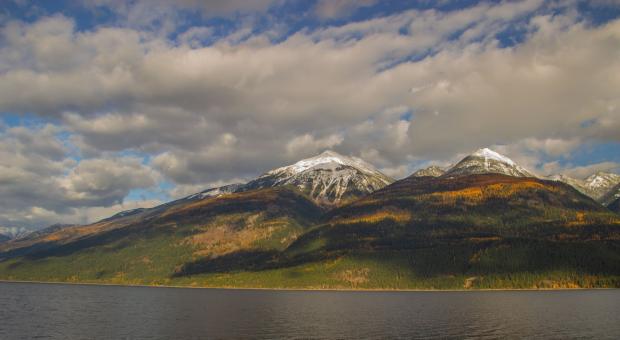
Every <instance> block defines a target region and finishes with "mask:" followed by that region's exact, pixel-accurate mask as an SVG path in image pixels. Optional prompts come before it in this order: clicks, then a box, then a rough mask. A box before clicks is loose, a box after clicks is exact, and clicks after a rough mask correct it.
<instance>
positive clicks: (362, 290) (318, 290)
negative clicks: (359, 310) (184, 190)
mask: <svg viewBox="0 0 620 340" xmlns="http://www.w3.org/2000/svg"><path fill="white" fill-rule="evenodd" d="M0 283H30V284H47V285H74V286H102V287H130V288H131V287H138V288H176V289H212V290H249V291H261V290H264V291H298V292H417V293H441V292H511V291H515V292H521V291H523V292H538V291H541V292H544V291H584V290H616V289H620V288H613V287H612V288H609V287H607V288H605V287H594V288H481V289H387V288H261V287H208V286H182V285H146V284H125V283H105V282H101V283H98V282H63V281H27V280H1V279H0Z"/></svg>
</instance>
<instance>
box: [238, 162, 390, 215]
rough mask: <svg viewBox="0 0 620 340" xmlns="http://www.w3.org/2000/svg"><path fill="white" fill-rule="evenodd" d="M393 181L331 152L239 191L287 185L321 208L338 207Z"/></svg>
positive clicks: (290, 167) (275, 171)
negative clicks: (325, 206) (321, 206)
mask: <svg viewBox="0 0 620 340" xmlns="http://www.w3.org/2000/svg"><path fill="white" fill-rule="evenodd" d="M393 181H394V180H393V179H391V178H389V177H387V176H386V175H384V174H382V173H381V172H379V171H378V170H377V169H375V168H374V167H373V166H372V165H370V164H368V163H366V162H365V161H363V160H361V159H359V158H356V157H347V156H343V155H340V154H338V153H336V152H334V151H325V152H323V153H322V154H320V155H318V156H315V157H311V158H307V159H303V160H301V161H299V162H297V163H295V164H292V165H289V166H284V167H281V168H277V169H274V170H271V171H269V172H267V173H265V174H263V175H262V176H260V177H259V178H257V179H255V180H253V181H250V182H248V183H247V184H245V185H244V186H243V190H254V189H259V188H269V187H276V186H284V185H290V186H293V187H296V188H298V189H299V190H300V191H301V192H303V193H304V194H306V195H308V196H309V197H311V198H312V199H313V200H315V201H316V202H318V203H319V204H323V205H334V204H342V203H344V202H347V201H351V200H354V199H355V198H359V197H363V196H365V195H367V194H369V193H371V192H373V191H376V190H378V189H381V188H383V187H385V186H386V185H388V184H390V183H392V182H393Z"/></svg>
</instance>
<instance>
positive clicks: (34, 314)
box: [0, 283, 620, 339]
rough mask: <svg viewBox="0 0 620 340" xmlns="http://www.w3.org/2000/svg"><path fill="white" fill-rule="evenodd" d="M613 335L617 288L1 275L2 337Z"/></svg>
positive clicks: (619, 322)
mask: <svg viewBox="0 0 620 340" xmlns="http://www.w3.org/2000/svg"><path fill="white" fill-rule="evenodd" d="M436 337H442V338H446V337H448V338H451V337H452V338H464V337H465V338H466V337H471V338H505V337H511V338H516V337H518V338H523V337H529V338H558V339H566V338H599V339H600V338H609V339H620V290H599V291H545V292H301V291H251V290H217V289H176V288H144V287H112V286H108V287H103V286H71V285H56V284H25V283H0V339H31V338H42V339H45V338H52V339H92V338H98V339H198V338H200V339H203V338H209V339H214V338H252V339H257V338H258V339H267V338H316V339H323V338H351V339H359V338H371V339H372V338H374V339H384V338H436Z"/></svg>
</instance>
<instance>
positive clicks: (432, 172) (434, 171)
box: [411, 165, 446, 177]
mask: <svg viewBox="0 0 620 340" xmlns="http://www.w3.org/2000/svg"><path fill="white" fill-rule="evenodd" d="M445 172H446V171H445V170H444V169H442V168H440V167H438V166H436V165H431V166H429V167H428V168H424V169H420V170H418V171H416V172H414V173H413V175H411V176H413V177H425V176H428V177H439V176H441V175H443V174H444V173H445Z"/></svg>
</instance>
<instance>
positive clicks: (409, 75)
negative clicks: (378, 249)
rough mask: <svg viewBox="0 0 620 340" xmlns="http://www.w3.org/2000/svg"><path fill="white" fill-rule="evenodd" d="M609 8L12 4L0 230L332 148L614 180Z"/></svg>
mask: <svg viewBox="0 0 620 340" xmlns="http://www.w3.org/2000/svg"><path fill="white" fill-rule="evenodd" d="M619 18H620V1H617V0H590V1H579V0H562V1H542V0H524V1H466V0H441V1H429V0H420V1H377V0H360V1H352V0H331V1H327V0H317V1H301V0H253V1H252V0H229V1H214V0H205V1H198V0H178V1H164V0H148V1H147V0H133V1H124V0H91V1H86V0H83V1H82V0H73V1H71V0H57V1H51V0H49V1H28V0H5V1H2V3H1V4H0V226H5V227H25V228H31V229H35V228H41V227H45V226H48V225H51V224H54V223H89V222H94V221H96V220H98V219H101V218H104V217H107V216H110V215H112V214H114V213H116V212H119V211H122V210H127V209H133V208H138V207H150V206H154V205H157V204H160V203H162V202H166V201H169V200H172V199H175V198H179V197H183V196H185V195H189V194H191V193H194V192H198V191H201V190H204V189H206V188H210V187H215V186H220V185H224V184H229V183H235V182H244V181H246V180H248V179H251V178H254V177H256V176H258V175H260V174H261V173H263V172H265V171H267V170H270V169H272V168H276V167H279V166H283V165H286V164H291V163H294V162H295V161H297V160H299V159H302V158H306V157H309V156H313V155H315V154H317V153H320V152H322V151H324V150H326V149H332V150H335V151H337V152H339V153H341V154H344V155H352V156H357V157H361V158H363V159H364V160H366V161H368V162H370V163H372V164H374V165H375V166H376V167H377V168H379V169H380V170H381V171H383V172H384V173H386V174H387V175H390V176H392V177H394V178H397V179H398V178H403V177H406V176H408V175H409V174H411V173H412V172H413V171H414V170H416V169H418V168H421V167H425V166H428V165H440V166H447V165H449V164H451V163H454V162H456V161H458V160H459V159H460V158H462V157H464V156H465V155H467V154H469V153H471V152H472V151H474V150H476V149H478V148H481V147H491V148H493V149H494V150H496V151H498V152H501V153H503V154H505V155H507V156H509V157H511V158H512V159H514V160H515V161H517V162H518V163H520V164H521V165H522V166H524V167H526V168H528V169H529V170H531V171H532V172H534V173H536V174H538V175H541V176H546V175H551V174H557V173H564V174H567V175H570V176H573V177H578V178H583V177H586V176H588V175H590V174H592V173H594V172H596V171H611V172H616V173H618V172H620V168H619V166H620V152H618V151H619V150H620V19H619Z"/></svg>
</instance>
